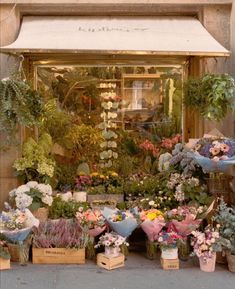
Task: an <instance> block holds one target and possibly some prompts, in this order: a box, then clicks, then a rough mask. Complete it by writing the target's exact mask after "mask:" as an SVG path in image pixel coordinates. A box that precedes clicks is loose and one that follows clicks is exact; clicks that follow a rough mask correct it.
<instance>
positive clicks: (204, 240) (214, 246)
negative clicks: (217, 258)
mask: <svg viewBox="0 0 235 289" xmlns="http://www.w3.org/2000/svg"><path fill="white" fill-rule="evenodd" d="M192 235H193V238H192V241H191V245H192V246H193V255H196V256H197V257H198V258H201V259H202V260H203V261H204V262H207V260H208V259H210V258H213V256H214V252H218V251H221V250H222V241H223V240H222V238H221V237H220V234H219V231H218V229H217V228H213V227H211V226H207V227H206V228H205V230H204V232H200V231H193V232H192Z"/></svg>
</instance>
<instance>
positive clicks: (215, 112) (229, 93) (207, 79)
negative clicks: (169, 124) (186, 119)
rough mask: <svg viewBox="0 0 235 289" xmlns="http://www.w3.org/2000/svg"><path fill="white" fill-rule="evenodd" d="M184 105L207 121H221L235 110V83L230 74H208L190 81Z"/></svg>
mask: <svg viewBox="0 0 235 289" xmlns="http://www.w3.org/2000/svg"><path fill="white" fill-rule="evenodd" d="M184 104H185V105H186V107H190V108H193V109H194V110H196V111H198V112H199V113H200V114H201V115H202V116H203V117H204V118H205V119H208V120H211V121H221V120H223V119H224V118H225V116H226V114H227V112H228V111H234V110H235V83H234V79H233V78H232V76H230V75H228V74H221V75H217V74H206V75H204V76H203V77H201V78H198V79H189V80H188V81H187V82H186V83H185V86H184Z"/></svg>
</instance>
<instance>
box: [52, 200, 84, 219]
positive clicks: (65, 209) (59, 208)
mask: <svg viewBox="0 0 235 289" xmlns="http://www.w3.org/2000/svg"><path fill="white" fill-rule="evenodd" d="M88 208H89V206H88V203H86V202H76V201H74V200H71V201H64V200H63V199H62V198H61V196H56V197H54V199H53V202H52V205H51V206H50V207H49V218H50V219H51V220H57V221H58V220H59V219H61V218H64V219H74V218H75V217H76V213H77V212H83V211H86V210H87V209H88Z"/></svg>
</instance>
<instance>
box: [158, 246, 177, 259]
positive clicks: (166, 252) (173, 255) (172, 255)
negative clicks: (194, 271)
mask: <svg viewBox="0 0 235 289" xmlns="http://www.w3.org/2000/svg"><path fill="white" fill-rule="evenodd" d="M161 252H162V253H161V258H162V259H168V260H173V259H178V248H169V249H161Z"/></svg>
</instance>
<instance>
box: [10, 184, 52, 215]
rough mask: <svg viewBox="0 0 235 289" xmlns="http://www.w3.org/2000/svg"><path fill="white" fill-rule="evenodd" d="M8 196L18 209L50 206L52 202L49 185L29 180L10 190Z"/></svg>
mask: <svg viewBox="0 0 235 289" xmlns="http://www.w3.org/2000/svg"><path fill="white" fill-rule="evenodd" d="M9 197H10V200H12V201H14V202H15V205H16V207H17V208H18V209H20V210H24V209H26V208H29V209H30V210H32V211H34V210H37V209H38V208H41V207H45V206H51V204H52V202H53V197H52V188H51V186H50V185H45V184H39V183H38V182H35V181H30V182H28V183H27V184H25V185H21V186H19V187H18V188H16V189H14V190H12V191H10V193H9Z"/></svg>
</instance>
